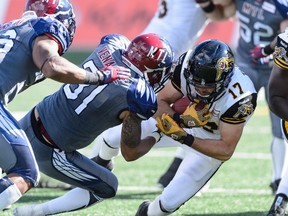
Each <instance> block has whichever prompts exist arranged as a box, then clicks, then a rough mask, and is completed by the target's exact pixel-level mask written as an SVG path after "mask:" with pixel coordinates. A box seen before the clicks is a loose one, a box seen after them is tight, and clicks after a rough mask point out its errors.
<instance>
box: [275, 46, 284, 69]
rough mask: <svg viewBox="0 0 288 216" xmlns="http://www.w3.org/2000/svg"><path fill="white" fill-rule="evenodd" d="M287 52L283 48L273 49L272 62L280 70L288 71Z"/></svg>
mask: <svg viewBox="0 0 288 216" xmlns="http://www.w3.org/2000/svg"><path fill="white" fill-rule="evenodd" d="M286 54H287V52H286V50H285V49H284V48H283V47H275V51H274V53H273V58H274V62H275V64H276V65H278V66H279V67H280V68H284V69H288V58H287V55H286Z"/></svg>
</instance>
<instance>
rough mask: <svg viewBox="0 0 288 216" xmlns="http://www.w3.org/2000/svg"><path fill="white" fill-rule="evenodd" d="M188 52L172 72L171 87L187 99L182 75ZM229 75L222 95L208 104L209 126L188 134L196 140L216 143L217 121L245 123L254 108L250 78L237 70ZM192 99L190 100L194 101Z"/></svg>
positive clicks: (253, 91)
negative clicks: (196, 138) (200, 139)
mask: <svg viewBox="0 0 288 216" xmlns="http://www.w3.org/2000/svg"><path fill="white" fill-rule="evenodd" d="M190 52H191V51H188V52H187V53H184V54H183V55H182V56H181V57H180V58H179V60H178V62H177V64H176V66H175V67H174V69H173V77H172V78H171V81H172V84H173V86H174V88H175V89H177V90H178V91H180V92H181V93H182V94H183V95H184V96H187V88H186V86H187V83H186V79H185V71H186V70H187V63H188V59H189V55H190ZM232 73H233V75H232V76H231V80H230V82H229V84H228V86H227V87H226V88H225V90H224V92H223V93H221V94H220V95H219V96H217V97H216V99H215V100H212V102H211V103H210V106H209V107H210V108H209V111H210V112H211V113H212V116H211V118H210V120H209V122H208V123H207V124H206V125H205V126H204V127H200V128H193V129H192V130H191V131H192V133H193V134H194V135H195V136H196V137H202V138H207V139H218V138H219V137H220V130H219V124H220V121H222V122H225V123H228V124H241V123H246V122H247V121H248V120H249V119H250V117H251V116H252V114H253V113H254V110H255V108H256V102H257V93H256V90H255V88H254V85H253V83H252V81H251V80H250V78H249V77H248V76H247V75H246V74H244V73H243V72H242V71H240V69H239V68H238V67H235V68H234V70H233V72H232ZM190 88H191V95H192V96H193V95H194V96H195V95H196V91H195V88H194V87H193V86H192V85H190ZM194 96H193V97H194Z"/></svg>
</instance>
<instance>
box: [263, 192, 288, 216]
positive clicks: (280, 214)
mask: <svg viewBox="0 0 288 216" xmlns="http://www.w3.org/2000/svg"><path fill="white" fill-rule="evenodd" d="M286 207H287V196H286V195H285V194H277V195H276V197H275V199H274V202H273V204H272V206H271V208H270V210H269V212H268V214H267V216H285V215H286V214H285V212H286Z"/></svg>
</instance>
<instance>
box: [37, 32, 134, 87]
mask: <svg viewBox="0 0 288 216" xmlns="http://www.w3.org/2000/svg"><path fill="white" fill-rule="evenodd" d="M59 50H61V48H60V46H59V44H58V43H57V42H56V40H53V39H51V38H49V37H48V36H46V35H41V36H38V37H37V38H36V39H35V41H34V45H33V51H32V56H33V61H34V63H35V65H36V66H37V67H38V68H39V69H40V70H41V71H42V73H43V74H44V76H45V77H46V78H51V79H53V80H55V81H58V82H63V83H76V84H83V83H86V84H103V83H108V82H110V81H113V80H115V79H118V78H120V77H122V78H124V79H125V78H127V77H129V76H130V73H129V70H128V69H125V68H122V67H121V68H120V67H115V68H108V70H109V71H108V72H109V73H110V74H105V73H103V72H102V71H100V70H97V71H95V73H91V72H89V71H86V70H84V69H82V68H80V67H78V66H77V65H75V64H73V63H71V62H70V61H68V60H67V59H65V58H63V57H61V56H60V55H59V53H58V52H59ZM118 69H120V71H119V70H118ZM122 69H123V71H121V70H122ZM105 70H106V69H105ZM122 72H123V73H122ZM127 72H128V73H127ZM125 73H127V74H125ZM107 75H108V76H107ZM122 75H123V76H122Z"/></svg>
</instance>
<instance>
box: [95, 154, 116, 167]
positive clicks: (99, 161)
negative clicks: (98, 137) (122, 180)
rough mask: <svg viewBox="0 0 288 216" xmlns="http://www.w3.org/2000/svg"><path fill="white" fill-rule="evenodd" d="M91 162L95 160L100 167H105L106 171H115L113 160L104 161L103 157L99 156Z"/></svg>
mask: <svg viewBox="0 0 288 216" xmlns="http://www.w3.org/2000/svg"><path fill="white" fill-rule="evenodd" d="M91 160H93V161H94V162H96V163H97V164H99V165H100V166H102V167H105V168H106V169H108V170H110V171H113V169H114V161H113V160H104V159H102V158H101V157H99V155H97V156H96V157H94V158H91Z"/></svg>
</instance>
